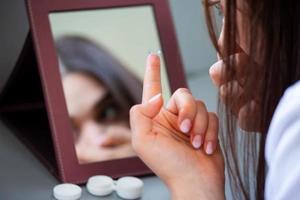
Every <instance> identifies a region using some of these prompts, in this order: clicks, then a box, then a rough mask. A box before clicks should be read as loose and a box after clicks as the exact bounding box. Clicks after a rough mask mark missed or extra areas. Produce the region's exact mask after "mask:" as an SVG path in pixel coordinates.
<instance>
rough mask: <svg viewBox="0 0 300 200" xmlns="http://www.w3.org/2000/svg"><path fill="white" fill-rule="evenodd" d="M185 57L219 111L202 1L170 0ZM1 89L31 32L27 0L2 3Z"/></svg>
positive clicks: (200, 94) (192, 80) (203, 94)
mask: <svg viewBox="0 0 300 200" xmlns="http://www.w3.org/2000/svg"><path fill="white" fill-rule="evenodd" d="M169 2H170V7H171V12H172V15H173V22H174V26H175V29H176V34H177V39H178V43H179V47H180V52H181V57H182V60H183V64H184V68H185V75H186V78H187V81H188V85H189V87H190V89H191V90H192V92H193V94H194V95H195V96H196V97H197V98H199V99H202V100H203V101H204V102H205V103H206V104H207V107H208V109H209V110H210V111H215V110H216V102H217V101H216V89H215V88H214V86H213V85H212V83H211V81H210V79H209V76H208V69H209V67H210V66H211V65H212V64H213V63H214V61H215V59H216V55H215V50H214V49H213V47H212V45H211V43H210V40H209V37H208V34H207V30H206V26H205V20H204V15H203V10H202V5H201V0H186V1H182V0H169ZM0 15H1V17H0V24H1V32H0V47H1V48H0V91H1V90H2V88H3V86H4V84H5V82H6V80H7V78H8V76H9V75H10V73H11V71H12V69H13V67H14V65H15V62H16V60H17V58H18V55H19V53H20V51H21V48H22V45H23V42H24V40H25V37H26V35H27V33H28V31H29V23H28V17H27V13H26V7H25V3H24V1H21V0H9V1H8V0H6V1H5V0H4V1H1V2H0Z"/></svg>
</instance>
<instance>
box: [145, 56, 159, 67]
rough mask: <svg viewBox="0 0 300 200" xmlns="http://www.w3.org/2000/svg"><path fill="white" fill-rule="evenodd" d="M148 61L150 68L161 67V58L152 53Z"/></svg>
mask: <svg viewBox="0 0 300 200" xmlns="http://www.w3.org/2000/svg"><path fill="white" fill-rule="evenodd" d="M147 61H148V63H149V64H150V65H149V66H154V67H157V66H160V57H159V56H158V55H157V54H155V53H150V54H149V55H148V58H147Z"/></svg>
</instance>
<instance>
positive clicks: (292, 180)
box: [265, 81, 300, 199]
mask: <svg viewBox="0 0 300 200" xmlns="http://www.w3.org/2000/svg"><path fill="white" fill-rule="evenodd" d="M265 156H266V161H267V164H268V175H267V180H266V199H274V195H276V198H275V199H294V198H295V197H294V195H295V193H296V194H298V195H299V194H300V191H299V190H298V186H299V184H300V164H298V163H297V164H296V162H298V160H299V157H300V81H298V82H297V83H295V84H294V85H292V86H291V87H289V88H288V89H287V90H286V91H285V93H284V95H283V97H282V98H281V100H280V102H279V104H278V106H277V108H276V110H275V113H274V115H273V119H272V122H271V125H270V128H269V132H268V136H267V141H266V149H265ZM295 185H296V186H297V187H294V186H295Z"/></svg>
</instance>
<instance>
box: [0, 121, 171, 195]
mask: <svg viewBox="0 0 300 200" xmlns="http://www.w3.org/2000/svg"><path fill="white" fill-rule="evenodd" d="M0 159H1V164H0V199H1V200H2V199H3V200H19V199H20V200H21V199H22V200H27V199H30V200H43V199H54V197H53V196H52V189H53V187H54V186H55V185H56V184H59V181H58V180H57V179H56V178H55V177H54V176H52V175H51V174H50V173H49V172H48V171H47V169H46V168H45V167H44V165H43V164H41V163H40V162H39V160H37V158H36V157H35V156H34V155H33V154H32V153H31V152H30V150H29V149H27V147H26V146H24V145H23V143H21V142H20V141H19V140H18V139H17V138H16V137H15V136H14V134H13V132H12V131H11V130H10V129H9V128H8V127H6V125H5V124H4V123H3V122H2V121H0ZM142 179H143V182H144V191H143V196H142V198H141V199H143V200H152V199H155V200H160V199H163V200H166V199H170V195H169V192H168V190H167V188H166V186H165V185H164V184H163V182H162V181H161V180H160V179H159V178H158V177H156V176H148V177H143V178H142ZM81 199H83V200H96V199H103V200H112V199H121V198H119V197H118V196H117V195H116V194H115V193H113V194H112V195H110V196H106V197H102V198H100V197H95V196H93V195H90V194H89V193H88V192H87V191H86V188H85V187H83V195H82V198H81Z"/></svg>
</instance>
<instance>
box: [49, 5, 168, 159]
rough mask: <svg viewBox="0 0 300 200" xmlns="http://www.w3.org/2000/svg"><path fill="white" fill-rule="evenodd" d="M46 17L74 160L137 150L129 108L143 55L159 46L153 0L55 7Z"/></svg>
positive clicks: (135, 99)
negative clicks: (137, 3) (82, 7)
mask: <svg viewBox="0 0 300 200" xmlns="http://www.w3.org/2000/svg"><path fill="white" fill-rule="evenodd" d="M49 21H50V26H51V31H52V35H53V38H54V43H55V48H56V54H57V57H58V59H59V69H60V76H61V82H62V86H63V92H64V97H65V102H66V106H67V110H68V114H69V119H70V123H71V126H72V132H73V133H72V138H73V139H74V145H75V150H76V155H77V159H78V162H79V163H80V164H86V163H91V162H99V161H105V160H114V159H121V158H125V157H133V156H135V153H134V151H133V149H132V146H131V131H130V128H129V114H128V113H129V109H130V107H131V106H132V105H134V104H137V103H140V102H141V97H142V82H143V76H144V69H145V67H144V66H145V60H146V57H147V55H148V54H149V52H151V51H154V52H157V51H161V49H162V47H161V44H160V38H159V33H158V29H157V25H156V21H155V16H154V11H153V8H152V6H150V5H144V6H131V7H123V8H109V9H94V10H80V11H64V12H53V13H50V14H49ZM161 59H162V62H161V63H162V67H161V69H162V85H163V91H164V94H163V95H164V98H165V99H168V98H169V96H170V93H171V91H170V86H169V80H168V76H167V73H166V67H165V61H164V57H163V54H161ZM66 134H68V133H66Z"/></svg>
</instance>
